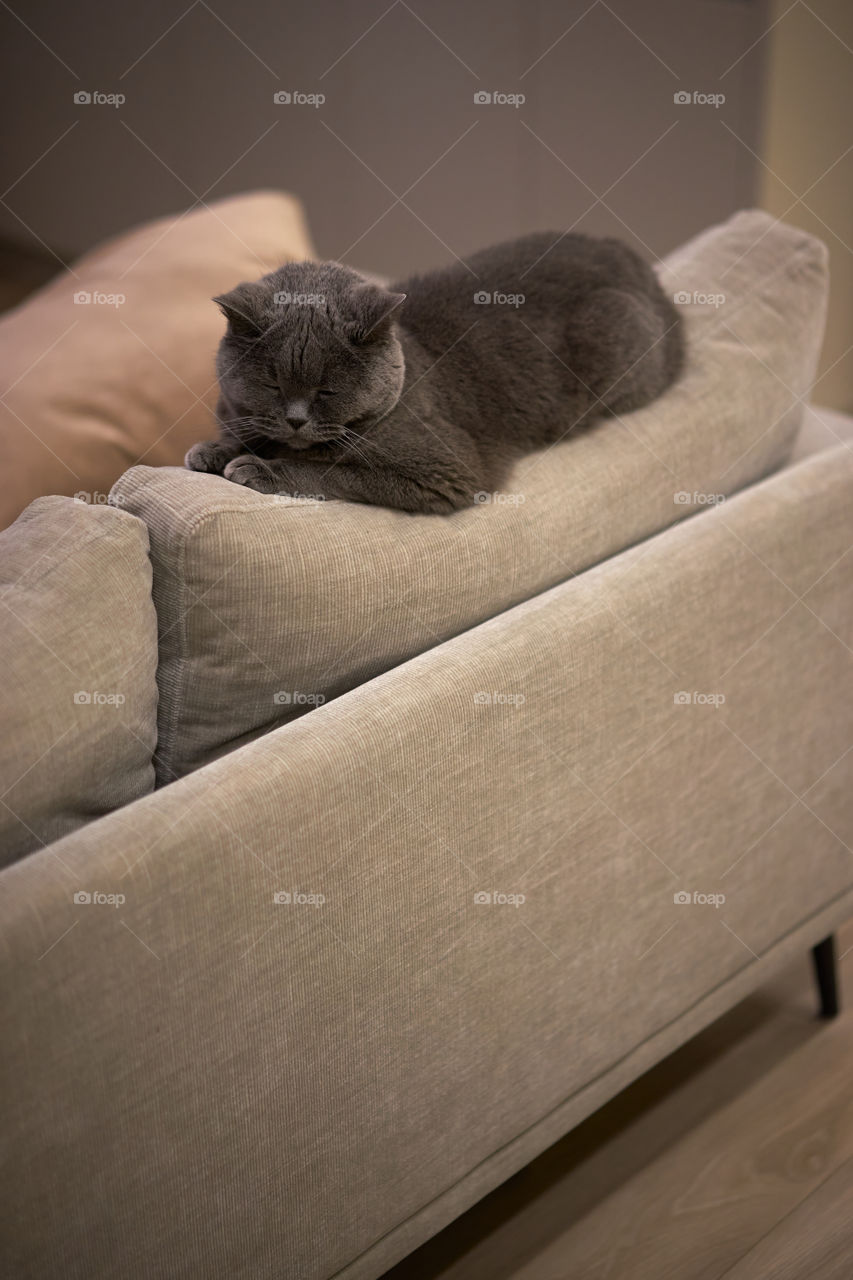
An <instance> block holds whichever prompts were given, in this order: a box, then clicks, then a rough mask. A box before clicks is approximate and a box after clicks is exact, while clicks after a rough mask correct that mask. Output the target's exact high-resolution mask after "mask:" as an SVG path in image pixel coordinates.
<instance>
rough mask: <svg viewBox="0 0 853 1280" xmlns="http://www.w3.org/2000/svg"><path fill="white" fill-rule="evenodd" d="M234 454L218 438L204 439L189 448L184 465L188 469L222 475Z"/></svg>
mask: <svg viewBox="0 0 853 1280" xmlns="http://www.w3.org/2000/svg"><path fill="white" fill-rule="evenodd" d="M232 456H233V453H230V452H229V451H228V450H227V449H225V448H224V447H223V446H222V445H221V444H220V443H219V442H218V441H217V440H202V441H201V443H200V444H194V445H193V447H192V448H191V449H188V450H187V453H186V455H185V457H184V466H185V467H186V468H187V470H188V471H210V472H213V473H214V474H215V475H218V476H221V475H222V473H223V471H224V470H225V467H226V465H227V463H228V459H229V458H231V457H232Z"/></svg>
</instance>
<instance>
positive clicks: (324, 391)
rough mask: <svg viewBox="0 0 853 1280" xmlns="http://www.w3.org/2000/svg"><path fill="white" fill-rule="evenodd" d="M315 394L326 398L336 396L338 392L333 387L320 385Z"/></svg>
mask: <svg viewBox="0 0 853 1280" xmlns="http://www.w3.org/2000/svg"><path fill="white" fill-rule="evenodd" d="M314 394H315V395H317V396H319V397H320V398H321V399H324V398H325V397H326V396H336V395H337V394H338V393H337V391H334V390H333V389H332V388H331V387H318V388H317V390H316V392H315V393H314Z"/></svg>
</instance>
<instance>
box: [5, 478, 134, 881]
mask: <svg viewBox="0 0 853 1280" xmlns="http://www.w3.org/2000/svg"><path fill="white" fill-rule="evenodd" d="M0 614H2V625H0V670H2V672H3V734H2V736H0V797H2V801H1V802H0V865H3V864H5V863H6V862H9V861H11V860H12V859H14V858H19V857H20V856H21V855H22V854H25V853H29V852H30V850H32V849H38V848H40V847H41V846H42V845H44V844H48V843H49V842H50V841H51V840H57V839H58V838H59V837H60V836H64V835H66V834H67V832H69V831H73V830H74V829H75V828H77V827H79V826H81V825H82V824H83V823H85V822H88V821H90V820H91V819H92V818H97V817H99V816H100V815H101V814H104V813H109V812H110V811H111V810H112V809H116V808H118V807H119V806H120V805H124V804H128V803H129V802H130V801H131V800H135V799H136V798H137V797H138V796H142V795H145V793H146V792H148V791H151V790H152V789H153V786H154V767H153V764H152V756H153V753H154V746H155V743H156V741H157V681H156V669H157V617H156V614H155V612H154V605H153V602H152V600H151V565H150V563H149V560H148V535H147V532H146V529H145V525H144V524H143V523H142V521H141V520H137V519H135V518H134V517H133V516H129V515H125V514H124V512H121V511H116V510H115V508H113V507H108V506H89V505H87V504H86V503H83V502H74V501H72V499H71V498H58V497H57V498H39V499H37V501H35V502H33V503H32V504H31V505H30V506H29V507H28V508H27V510H26V511H25V512H24V513H23V515H21V516H20V517H19V518H18V519H17V520H16V521H15V523H14V524H13V525H12V526H11V527H10V528H9V529H5V530H4V531H3V532H2V533H0Z"/></svg>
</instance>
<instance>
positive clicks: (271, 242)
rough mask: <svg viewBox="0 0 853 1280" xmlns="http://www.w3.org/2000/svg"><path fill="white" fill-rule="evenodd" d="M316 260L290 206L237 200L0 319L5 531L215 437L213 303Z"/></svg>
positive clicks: (134, 236)
mask: <svg viewBox="0 0 853 1280" xmlns="http://www.w3.org/2000/svg"><path fill="white" fill-rule="evenodd" d="M311 256H312V249H311V244H310V242H309V240H308V237H307V235H306V232H305V228H304V226H303V222H302V213H301V210H300V207H299V205H298V204H297V203H296V201H295V200H293V199H291V198H290V197H289V196H285V195H281V194H275V193H271V192H269V193H259V194H253V195H246V196H237V197H234V198H232V199H229V200H220V201H217V202H216V203H214V204H212V205H210V206H209V207H208V208H206V209H200V210H197V211H196V212H194V213H189V214H181V215H180V216H179V217H170V218H162V219H160V220H159V221H157V222H152V223H148V224H147V225H145V226H143V227H140V228H138V229H137V230H135V231H131V232H129V233H128V234H126V235H123V236H121V237H119V238H118V239H116V240H112V241H110V242H109V243H108V244H106V245H103V246H102V247H101V248H98V249H95V250H93V251H92V252H91V253H87V254H86V255H85V256H84V257H83V258H81V259H80V261H79V262H77V263H75V264H74V267H73V268H72V269H71V270H69V271H65V272H63V273H62V274H61V275H60V276H58V277H57V279H56V280H53V281H52V282H51V283H50V284H49V285H47V286H46V287H45V288H44V289H42V290H41V291H40V292H39V293H37V294H36V295H35V297H34V298H32V299H29V300H28V301H27V302H25V303H24V304H23V306H21V307H19V308H18V309H17V310H16V311H12V312H10V313H9V315H7V316H4V317H3V319H2V320H0V353H2V355H0V386H2V391H3V393H4V397H3V402H0V447H2V451H3V459H4V467H3V485H2V488H0V528H3V527H5V526H6V525H8V524H10V523H11V521H12V520H14V519H15V517H16V516H17V515H18V513H19V512H20V511H22V510H23V508H24V507H25V506H26V505H27V503H28V502H29V501H30V500H31V499H32V498H35V497H38V496H40V495H41V494H48V493H65V494H76V493H87V494H90V495H91V494H93V493H95V494H101V495H103V498H105V497H106V494H107V493H108V491H109V488H110V485H111V484H112V483H113V481H114V480H115V479H116V477H117V476H119V475H121V473H122V471H124V470H125V469H126V468H127V467H129V466H132V465H133V463H135V462H141V461H145V462H148V463H150V464H151V465H152V466H164V465H168V464H170V463H175V464H180V463H181V462H183V458H184V454H185V453H186V451H187V449H188V448H189V446H190V445H191V444H194V443H195V442H196V441H197V440H200V439H203V438H207V437H209V435H210V421H211V410H212V408H213V405H214V403H215V398H216V386H215V373H214V369H213V357H214V353H215V351H216V346H217V343H218V341H219V339H220V337H221V335H222V332H223V329H224V325H225V321H224V320H223V319H222V316H221V315H220V313H219V310H218V309H217V307H215V306H214V305H213V302H212V301H211V298H212V297H213V295H214V294H217V293H222V292H223V291H224V290H226V289H230V288H232V287H233V286H234V285H235V284H237V283H238V282H239V281H240V280H245V279H247V278H249V279H253V278H255V277H257V276H259V275H262V274H263V272H264V271H269V270H270V269H271V268H272V267H275V266H278V265H279V264H280V263H282V262H284V261H287V260H290V259H293V258H304V257H311ZM103 498H102V500H103ZM94 500H95V501H97V499H94Z"/></svg>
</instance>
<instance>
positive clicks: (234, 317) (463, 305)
mask: <svg viewBox="0 0 853 1280" xmlns="http://www.w3.org/2000/svg"><path fill="white" fill-rule="evenodd" d="M468 265H469V267H470V268H471V270H467V269H466V267H465V266H463V265H462V264H461V263H459V264H457V265H455V266H451V267H446V268H444V269H443V270H438V271H433V272H430V273H428V274H427V275H423V276H414V277H412V278H411V279H409V280H406V281H404V282H402V283H401V284H399V285H394V286H392V287H391V288H390V289H385V288H383V287H381V286H379V285H376V284H373V283H370V282H368V281H367V280H365V278H364V277H362V276H360V275H359V274H358V273H357V272H356V271H353V270H352V269H351V268H350V267H345V266H342V265H341V264H340V263H336V262H321V263H314V262H299V263H291V264H288V265H287V266H284V267H280V268H279V270H277V271H274V272H272V273H271V274H270V275H267V276H264V277H263V279H261V280H258V281H256V282H253V283H247V284H240V285H238V286H237V287H236V289H234V290H232V292H231V293H228V294H225V295H224V296H223V297H221V298H217V299H215V301H216V302H217V303H218V304H219V306H220V307H221V309H222V311H223V312H224V314H225V316H226V317H227V319H228V328H227V331H226V334H225V337H224V338H223V339H222V343H221V345H220V348H219V352H218V355H217V365H216V367H217V373H218V375H219V383H220V390H221V397H220V401H219V406H218V409H217V417H218V419H219V425H220V436H219V439H218V440H216V441H210V442H205V443H202V444H197V445H195V446H194V447H193V448H192V449H190V451H189V453H188V454H187V457H186V465H187V466H188V467H190V468H191V469H193V470H196V471H214V472H217V473H220V474H222V475H224V476H225V477H226V478H227V479H229V480H232V481H234V482H235V483H237V484H244V485H248V486H249V487H250V488H252V489H257V490H260V491H261V492H262V493H275V492H278V493H293V494H306V495H309V494H310V495H313V496H315V497H326V498H345V499H349V500H351V501H358V502H368V503H374V504H377V505H379V506H386V507H395V508H398V509H401V510H404V511H416V512H427V513H446V512H450V511H455V510H458V509H459V508H461V507H465V506H468V505H470V504H471V503H472V502H474V501H475V500H476V495H477V494H478V493H491V492H494V491H496V490H498V489H499V488H500V486H501V484H502V482H503V480H504V478H505V476H506V473H507V470H508V468H509V466H510V465H511V464H512V462H513V461H514V459H516V458H517V457H518V456H519V455H521V454H524V453H528V452H530V451H531V450H533V449H540V448H543V447H545V446H547V445H549V444H553V443H554V442H556V441H557V440H560V439H562V438H563V437H564V436H565V435H566V434H567V433H569V432H571V431H573V430H577V429H578V428H581V427H584V426H586V425H587V424H588V423H590V422H592V421H594V420H595V419H596V418H599V417H601V416H603V415H606V414H622V413H628V412H630V411H631V410H632V409H637V408H639V407H640V406H641V405H644V404H648V403H649V401H651V400H653V399H654V398H655V397H656V396H659V395H660V394H661V393H662V392H663V391H664V390H666V388H667V387H668V386H669V385H670V384H671V383H672V382H673V381H674V379H675V378H676V377H677V376H678V373H679V371H680V369H681V365H682V361H683V337H682V331H681V324H680V321H679V317H678V314H677V312H676V310H675V308H674V307H673V305H672V304H671V303H670V301H669V300H668V299H667V298H666V297H665V295H664V293H663V292H662V290H661V288H660V285H659V284H658V282H657V279H656V277H655V275H654V273H653V272H652V271H651V269H650V268H649V267H648V266H647V265H646V264H645V263H644V262H643V261H642V259H641V258H639V257H638V256H637V254H635V253H634V252H633V250H631V249H629V248H628V247H627V246H626V245H623V244H622V243H621V242H620V241H618V240H611V239H606V240H597V239H592V238H591V237H589V236H585V235H577V234H574V235H565V236H563V237H562V238H560V237H559V236H558V235H557V234H553V235H551V234H547V233H539V234H535V235H529V236H525V237H523V238H522V239H520V240H514V241H510V242H509V243H506V244H501V245H496V246H495V247H493V248H491V249H484V250H483V251H482V252H480V253H477V254H475V255H474V256H473V257H472V258H470V259H469V264H468ZM472 272H473V273H474V274H472ZM483 291H484V292H485V293H487V294H489V295H490V296H492V297H493V296H494V295H495V294H500V295H503V296H507V295H516V299H517V295H523V297H524V301H523V303H518V305H513V304H512V303H501V302H494V301H491V302H489V303H487V304H480V303H478V302H476V301H475V295H477V294H480V293H481V292H483ZM276 295H278V301H277V300H276ZM282 296H283V297H282Z"/></svg>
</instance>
